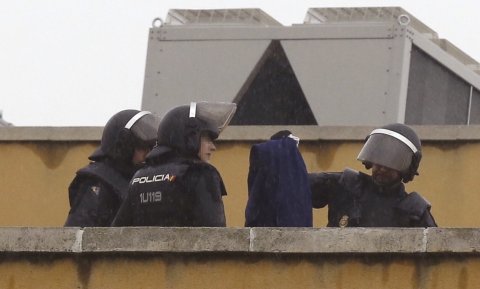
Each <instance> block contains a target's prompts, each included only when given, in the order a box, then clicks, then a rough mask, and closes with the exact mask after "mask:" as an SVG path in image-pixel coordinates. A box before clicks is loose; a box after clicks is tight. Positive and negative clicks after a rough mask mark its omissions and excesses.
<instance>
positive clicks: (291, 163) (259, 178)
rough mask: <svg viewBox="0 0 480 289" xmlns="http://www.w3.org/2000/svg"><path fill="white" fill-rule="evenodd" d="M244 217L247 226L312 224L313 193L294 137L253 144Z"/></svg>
mask: <svg viewBox="0 0 480 289" xmlns="http://www.w3.org/2000/svg"><path fill="white" fill-rule="evenodd" d="M245 219H246V221H245V226H247V227H311V226H312V193H311V191H310V186H309V181H308V174H307V170H306V167H305V163H304V161H303V158H302V156H301V154H300V152H299V150H298V148H297V143H296V141H295V140H293V139H291V138H288V137H284V138H282V139H279V140H270V141H267V142H265V143H261V144H256V145H253V146H252V148H251V151H250V169H249V173H248V202H247V207H246V210H245Z"/></svg>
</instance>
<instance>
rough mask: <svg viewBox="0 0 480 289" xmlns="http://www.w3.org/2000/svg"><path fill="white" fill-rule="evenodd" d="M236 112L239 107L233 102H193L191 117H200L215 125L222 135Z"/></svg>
mask: <svg viewBox="0 0 480 289" xmlns="http://www.w3.org/2000/svg"><path fill="white" fill-rule="evenodd" d="M236 110H237V105H236V104H235V103H231V102H197V103H195V102H192V103H191V104H190V117H198V118H199V119H201V120H203V121H205V122H207V123H209V124H211V125H213V126H214V127H216V128H218V133H219V134H220V133H221V132H222V130H223V129H224V128H225V127H227V125H228V124H229V123H230V121H231V120H232V117H233V115H234V114H235V111H236Z"/></svg>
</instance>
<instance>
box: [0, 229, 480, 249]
mask: <svg viewBox="0 0 480 289" xmlns="http://www.w3.org/2000/svg"><path fill="white" fill-rule="evenodd" d="M0 250H1V251H2V252H52V253H59V252H63V253H95V252H192V253H195V252H196V253H202V252H221V253H229V252H243V253H285V254H289V253H292V254H295V253H363V254H371V253H375V254H383V253H399V254H417V253H425V254H429V253H460V254H465V253H470V254H477V253H478V252H480V229H456V228H455V229H447V228H428V229H423V228H397V229H392V228H344V229H342V228H321V229H318V228H162V227H125V228H84V229H82V228H22V227H18V228H14V227H12V228H0Z"/></svg>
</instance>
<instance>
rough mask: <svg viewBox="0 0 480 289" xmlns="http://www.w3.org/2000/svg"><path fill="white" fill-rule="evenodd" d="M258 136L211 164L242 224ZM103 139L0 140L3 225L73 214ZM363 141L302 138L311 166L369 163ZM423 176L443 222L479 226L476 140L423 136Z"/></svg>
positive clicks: (321, 216) (229, 144) (413, 186)
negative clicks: (77, 189) (76, 194)
mask: <svg viewBox="0 0 480 289" xmlns="http://www.w3.org/2000/svg"><path fill="white" fill-rule="evenodd" d="M252 144H253V142H247V141H243V142H241V141H220V142H219V143H217V152H216V154H215V155H214V158H213V164H214V165H215V166H216V167H217V168H218V170H219V171H220V173H221V174H222V176H223V178H224V181H225V184H226V186H227V190H228V196H226V197H225V198H224V201H225V207H226V208H225V209H226V213H227V222H228V226H233V227H241V226H243V225H244V210H245V204H246V201H247V174H248V156H249V151H250V146H251V145H252ZM96 145H97V142H94V141H90V142H62V141H36V142H21V141H9V142H0V160H1V161H0V172H1V177H0V198H1V200H2V201H1V202H0V226H62V225H63V223H64V221H65V218H66V215H67V213H68V209H69V204H68V193H67V187H68V185H69V183H70V181H71V180H72V179H73V177H74V174H75V171H76V170H77V169H78V168H80V167H82V166H84V165H86V164H87V156H88V155H89V154H90V153H91V152H92V151H93V150H94V148H95V147H96ZM361 145H362V142H356V141H342V142H340V141H303V142H302V143H301V145H300V149H301V152H302V155H303V157H304V159H305V163H306V165H307V169H308V170H309V171H338V170H342V169H343V168H345V167H352V168H354V169H358V170H365V169H364V168H363V167H362V166H361V164H360V163H359V162H358V161H356V156H357V154H358V151H359V150H360V148H361ZM423 156H424V157H423V160H422V163H421V167H420V176H419V177H416V178H415V180H414V181H413V182H411V183H408V184H407V190H409V191H413V190H415V191H418V192H420V193H421V194H422V195H423V196H424V197H426V198H427V199H428V200H429V201H430V202H431V203H432V205H433V209H432V212H433V214H434V216H435V218H436V220H437V223H438V224H439V225H440V226H443V227H479V226H480V213H479V212H478V209H477V207H478V206H477V204H479V203H480V192H479V190H480V189H479V188H480V173H479V171H478V169H476V168H477V167H478V159H479V158H478V156H480V143H477V142H458V141H457V142H445V143H442V142H436V141H435V142H424V144H423ZM314 217H315V222H314V225H315V226H316V227H323V226H325V224H326V209H321V210H315V212H314Z"/></svg>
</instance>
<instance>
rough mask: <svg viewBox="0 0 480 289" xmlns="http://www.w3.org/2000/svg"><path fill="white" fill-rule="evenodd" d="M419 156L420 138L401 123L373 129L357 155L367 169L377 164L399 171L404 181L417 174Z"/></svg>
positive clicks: (411, 178) (420, 154) (420, 155)
mask: <svg viewBox="0 0 480 289" xmlns="http://www.w3.org/2000/svg"><path fill="white" fill-rule="evenodd" d="M421 158H422V151H421V142H420V139H419V138H418V136H417V134H416V133H415V131H414V130H413V129H412V128H411V127H409V126H407V125H404V124H401V123H393V124H388V125H386V126H383V127H381V128H378V129H374V130H373V131H372V132H371V133H370V134H369V135H368V136H367V138H366V142H365V144H364V145H363V148H362V150H361V151H360V153H359V155H358V157H357V159H358V160H359V161H361V162H362V163H363V164H364V165H365V167H366V168H367V169H370V168H371V167H372V165H373V164H378V165H381V166H384V167H387V168H390V169H394V170H396V171H399V172H400V173H401V174H402V180H403V182H405V183H406V182H409V181H411V180H413V178H414V176H415V175H418V167H419V165H420V160H421Z"/></svg>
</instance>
